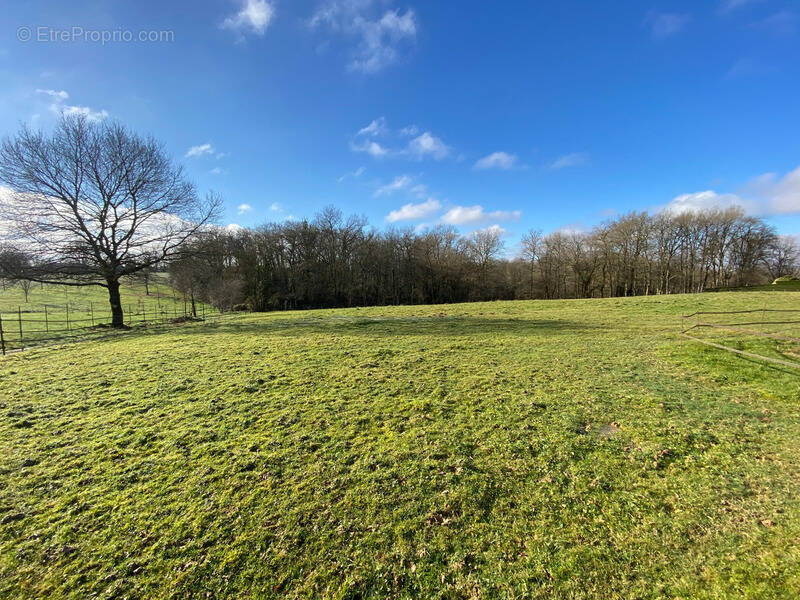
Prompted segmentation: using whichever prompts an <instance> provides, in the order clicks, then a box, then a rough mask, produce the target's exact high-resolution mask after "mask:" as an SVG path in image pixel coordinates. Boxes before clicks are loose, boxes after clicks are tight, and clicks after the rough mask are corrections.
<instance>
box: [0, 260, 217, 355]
mask: <svg viewBox="0 0 800 600" xmlns="http://www.w3.org/2000/svg"><path fill="white" fill-rule="evenodd" d="M196 307H197V311H198V315H202V316H211V315H215V316H216V314H215V313H216V311H215V310H214V309H213V308H212V307H211V306H208V305H204V304H203V303H200V302H197V303H196ZM122 310H123V312H124V314H125V322H126V324H128V325H130V326H141V325H145V324H150V325H153V324H161V323H168V322H170V321H172V320H176V319H180V318H182V317H184V316H185V315H187V314H190V313H191V306H190V305H189V304H187V302H186V301H185V300H184V298H183V296H182V295H181V294H179V293H177V292H176V291H175V290H174V289H173V288H172V287H170V285H169V279H168V277H167V275H166V274H164V273H157V274H154V275H152V276H151V280H150V282H149V285H145V284H144V283H143V282H142V281H141V280H135V279H128V280H123V285H122ZM0 319H2V321H0V326H2V329H3V343H4V346H5V349H6V350H7V351H9V352H13V351H15V350H21V349H24V348H31V347H37V346H43V345H51V344H54V343H55V344H59V343H64V342H69V341H74V340H76V339H81V338H91V337H98V336H99V335H107V334H108V333H109V331H108V328H107V325H108V323H110V322H111V309H110V307H109V302H108V291H107V290H106V289H105V288H103V287H100V286H85V287H71V286H61V285H55V284H38V283H33V284H31V286H30V289H29V290H28V294H27V296H26V294H25V292H24V290H23V288H22V287H21V286H20V285H19V284H10V283H6V284H5V286H4V288H3V289H2V290H0Z"/></svg>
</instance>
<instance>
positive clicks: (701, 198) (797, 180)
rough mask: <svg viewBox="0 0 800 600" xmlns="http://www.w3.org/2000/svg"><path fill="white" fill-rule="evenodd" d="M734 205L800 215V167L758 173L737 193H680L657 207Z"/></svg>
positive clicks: (750, 211)
mask: <svg viewBox="0 0 800 600" xmlns="http://www.w3.org/2000/svg"><path fill="white" fill-rule="evenodd" d="M734 206H738V207H740V208H742V210H744V211H745V212H746V213H748V214H751V215H759V216H774V215H797V214H800V167H797V168H796V169H795V170H794V171H790V172H789V173H787V174H786V175H784V176H783V177H780V176H779V175H777V174H776V173H765V174H763V175H759V176H758V177H755V178H753V179H751V180H750V181H748V182H747V183H746V184H745V185H744V186H743V187H742V189H741V190H740V191H739V193H738V194H718V193H717V192H715V191H713V190H706V191H703V192H694V193H692V194H682V195H680V196H677V197H676V198H673V199H672V201H671V202H670V203H669V204H667V205H666V206H662V207H657V208H658V209H661V210H666V211H668V212H671V213H675V214H681V213H686V212H699V211H703V210H709V209H714V208H720V209H725V208H731V207H734Z"/></svg>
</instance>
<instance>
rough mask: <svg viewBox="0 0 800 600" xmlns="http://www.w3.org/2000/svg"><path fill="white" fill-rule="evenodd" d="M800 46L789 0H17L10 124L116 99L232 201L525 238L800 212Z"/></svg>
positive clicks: (7, 51) (791, 216)
mask: <svg viewBox="0 0 800 600" xmlns="http://www.w3.org/2000/svg"><path fill="white" fill-rule="evenodd" d="M104 32H105V33H104ZM140 32H145V35H146V36H148V35H152V36H153V37H154V38H155V41H137V38H138V36H139V34H140ZM103 35H106V36H115V37H112V39H110V40H108V41H106V42H105V43H104V42H103V41H102V36H103ZM159 36H160V37H159ZM128 37H132V38H133V41H126V38H128ZM798 65H800V7H798V4H797V3H795V2H790V1H787V0H719V1H717V0H712V1H708V2H701V1H698V0H694V1H691V2H689V1H672V2H666V1H662V2H655V1H654V2H647V1H642V0H629V1H624V0H622V1H617V2H613V3H606V2H577V1H573V0H562V1H560V2H550V3H545V2H492V3H488V2H485V1H484V2H477V1H472V0H462V1H460V2H458V3H455V2H445V1H434V0H426V1H425V2H422V1H421V0H409V1H399V0H397V1H396V0H309V1H306V0H294V1H290V0H274V1H273V0H206V1H205V2H183V1H179V0H176V1H170V2H164V1H163V0H162V1H160V2H150V1H148V0H140V1H138V2H121V1H115V2H112V1H108V0H106V1H100V0H95V1H91V2H90V1H79V0H75V1H72V2H61V1H59V2H43V1H35V0H31V1H28V2H24V3H23V2H16V3H8V5H7V6H6V7H5V18H4V20H3V31H2V38H0V73H1V74H2V82H3V85H2V86H1V87H0V133H2V134H3V135H5V134H10V133H13V132H14V131H16V129H17V128H18V126H19V124H20V123H21V122H28V123H33V124H34V125H36V126H38V127H42V128H44V129H47V128H48V127H51V126H52V124H53V122H54V121H55V118H56V115H57V113H58V112H59V111H62V110H66V111H82V112H85V113H87V114H88V115H90V117H92V118H97V119H100V118H114V119H119V120H120V121H122V122H123V123H125V124H127V125H129V126H131V127H132V128H134V129H136V130H139V131H142V132H149V133H152V134H154V135H155V136H156V137H157V138H159V139H160V140H162V141H163V142H164V144H165V146H166V148H167V149H168V151H169V152H170V153H171V154H173V155H174V156H175V157H176V159H179V160H180V161H181V162H183V164H184V165H185V167H186V169H187V173H188V174H189V176H190V177H191V178H192V179H193V180H194V181H195V182H196V183H197V184H198V187H199V189H200V190H201V191H205V190H209V189H214V190H216V191H218V192H220V193H221V194H222V195H223V197H224V198H225V199H226V214H225V216H224V223H225V224H227V223H237V224H241V225H256V224H260V223H263V222H265V221H267V220H281V219H285V218H292V217H297V218H302V217H311V216H313V214H314V213H315V212H316V211H318V210H319V209H321V208H322V207H324V206H325V205H328V204H334V205H336V206H338V207H339V208H341V209H342V210H343V211H344V212H345V213H358V214H363V215H365V216H367V217H368V218H369V220H370V222H371V223H372V224H374V225H377V226H381V227H383V226H388V225H396V226H411V227H419V226H424V225H426V224H429V225H432V224H436V223H449V224H453V225H455V226H457V227H458V228H459V230H461V231H463V232H468V231H471V230H474V229H477V228H482V227H488V226H498V227H500V228H502V229H503V230H504V231H506V232H507V236H508V241H509V246H513V243H514V242H515V240H516V239H518V237H519V235H520V234H521V233H522V232H524V231H526V230H527V229H529V228H531V227H536V228H541V229H543V230H545V231H551V230H555V229H558V228H564V227H566V228H588V227H591V226H592V225H594V224H596V223H599V222H601V221H603V220H604V219H607V218H609V217H610V216H612V215H614V214H617V213H624V212H627V211H630V210H646V209H651V210H652V209H657V208H658V207H662V206H666V205H672V206H673V207H680V208H682V209H691V208H693V207H698V206H710V205H723V206H724V205H729V204H732V203H738V204H741V205H743V206H745V207H746V208H747V210H748V211H750V212H752V213H753V214H758V215H761V216H764V217H766V218H767V219H768V220H769V221H770V222H771V223H774V224H775V225H776V226H777V227H778V229H779V231H781V232H782V233H800V100H798V99H800V66H798Z"/></svg>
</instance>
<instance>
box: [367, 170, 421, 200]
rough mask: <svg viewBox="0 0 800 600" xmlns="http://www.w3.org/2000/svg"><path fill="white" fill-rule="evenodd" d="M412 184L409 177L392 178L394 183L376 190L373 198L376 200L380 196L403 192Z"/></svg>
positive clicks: (412, 180)
mask: <svg viewBox="0 0 800 600" xmlns="http://www.w3.org/2000/svg"><path fill="white" fill-rule="evenodd" d="M413 183H414V178H413V177H411V176H410V175H398V176H397V177H395V178H394V181H392V182H391V183H387V184H386V185H382V186H381V187H379V188H378V189H377V190H375V193H374V194H373V196H374V197H375V198H378V197H380V196H390V195H391V194H393V193H395V192H398V191H400V190H405V189H408V188H409V187H411V184H413Z"/></svg>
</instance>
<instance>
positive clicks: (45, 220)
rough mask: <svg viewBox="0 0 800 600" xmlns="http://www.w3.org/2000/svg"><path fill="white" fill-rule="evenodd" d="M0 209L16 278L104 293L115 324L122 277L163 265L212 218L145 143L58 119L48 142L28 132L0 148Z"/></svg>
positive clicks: (208, 203)
mask: <svg viewBox="0 0 800 600" xmlns="http://www.w3.org/2000/svg"><path fill="white" fill-rule="evenodd" d="M0 183H4V184H6V185H7V186H9V187H10V188H11V190H12V191H13V195H12V197H11V198H10V199H9V200H8V201H7V202H5V203H4V204H3V205H2V207H0V217H2V218H3V219H5V220H6V221H7V222H9V223H10V224H11V232H12V233H11V234H10V235H11V238H12V239H11V240H10V241H11V242H12V243H14V244H16V245H17V248H18V249H24V251H25V252H26V254H28V255H30V256H31V257H32V259H33V260H32V262H31V264H30V265H29V266H28V267H26V268H25V269H24V270H23V271H22V272H19V273H16V274H15V278H17V279H26V280H29V281H37V282H44V283H58V284H62V285H69V286H85V285H98V286H102V287H105V288H107V289H108V295H109V302H110V304H111V313H112V326H114V327H123V326H124V321H123V319H124V317H123V312H122V303H121V300H120V279H121V278H122V277H125V276H129V275H133V274H135V273H139V272H140V271H142V270H145V269H149V268H151V267H153V266H154V265H156V264H158V263H159V262H161V261H163V260H164V259H166V258H169V257H170V256H172V255H173V254H175V253H176V251H177V250H178V249H179V248H180V247H181V245H183V244H184V243H185V242H186V241H187V240H188V239H190V238H191V237H192V236H193V235H194V234H195V233H196V232H198V231H200V230H201V229H203V228H204V227H205V226H206V225H207V224H208V223H209V222H210V221H211V220H212V219H213V218H214V216H215V215H216V211H217V208H218V207H219V204H220V201H219V199H218V198H217V197H216V196H214V195H209V196H208V197H207V198H206V199H205V200H201V199H199V198H198V196H197V193H196V190H195V188H194V186H193V185H192V184H191V183H189V182H188V181H187V180H186V179H185V177H184V174H183V170H182V168H181V167H180V166H176V165H175V164H173V162H172V161H171V160H170V158H169V157H168V156H167V154H166V153H165V152H164V149H163V147H162V146H161V144H159V143H158V142H157V141H155V140H154V139H153V138H151V137H147V138H143V137H141V136H139V135H137V134H135V133H133V132H131V131H129V130H128V129H126V128H125V127H123V126H122V125H120V124H117V123H107V122H102V123H97V122H92V121H89V120H87V119H86V118H85V117H83V116H63V117H62V118H61V120H60V122H59V123H58V125H57V127H56V128H55V130H54V132H53V133H52V134H50V135H45V134H44V133H42V132H39V131H32V130H30V129H28V128H27V127H23V128H22V130H21V131H20V132H19V133H18V134H17V135H16V136H15V137H13V138H7V139H5V140H4V141H3V144H2V147H1V148H0Z"/></svg>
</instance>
